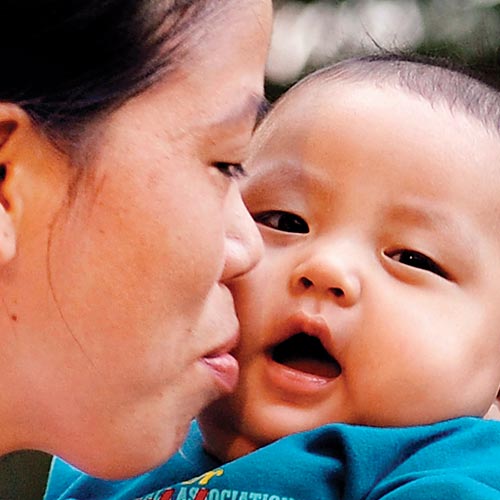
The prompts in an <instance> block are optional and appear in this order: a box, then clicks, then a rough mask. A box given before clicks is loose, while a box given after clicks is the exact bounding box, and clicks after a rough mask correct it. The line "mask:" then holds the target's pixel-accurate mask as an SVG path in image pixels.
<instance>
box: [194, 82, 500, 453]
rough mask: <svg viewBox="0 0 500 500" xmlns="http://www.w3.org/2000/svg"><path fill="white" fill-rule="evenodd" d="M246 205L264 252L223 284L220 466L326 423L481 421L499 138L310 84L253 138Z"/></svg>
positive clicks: (493, 276)
mask: <svg viewBox="0 0 500 500" xmlns="http://www.w3.org/2000/svg"><path fill="white" fill-rule="evenodd" d="M252 148H253V151H252V154H251V160H250V163H249V164H248V166H247V167H248V170H249V173H250V176H249V177H248V178H247V179H246V180H245V181H244V186H243V193H244V199H245V202H246V204H247V206H248V209H249V210H250V212H251V213H252V215H253V217H254V218H255V220H256V221H257V222H258V225H259V227H260V231H261V233H262V236H263V239H264V243H265V254H264V258H263V260H262V261H261V263H260V264H259V265H258V266H257V268H256V269H255V270H254V271H252V272H251V273H250V274H249V275H248V276H247V277H245V278H244V279H242V280H241V281H240V282H239V283H238V284H237V285H236V287H235V289H234V292H235V297H236V302H237V309H238V312H239V317H240V321H241V333H242V339H241V344H240V346H239V348H238V351H237V355H238V358H239V361H240V365H241V383H240V385H239V388H238V389H237V391H236V393H235V394H233V395H232V396H229V397H228V398H225V399H224V400H223V401H220V402H217V403H216V404H215V405H214V406H213V407H211V408H209V409H208V410H207V411H206V413H205V415H204V416H203V417H202V425H203V426H204V428H205V430H206V433H207V435H208V447H209V448H210V449H212V451H215V452H216V453H217V454H218V455H220V456H221V458H234V457H235V456H238V455H240V454H242V453H245V452H247V451H251V450H252V449H253V448H255V447H258V446H261V445H263V444H266V443H268V442H270V441H273V440H275V439H277V438H279V437H282V436H284V435H286V434H289V433H292V432H298V431H302V430H306V429H309V428H312V427H315V426H318V425H321V424H325V423H328V422H347V423H356V424H367V425H375V426H400V425H413V424H421V423H428V422H432V421H436V420H442V419H447V418H452V417H456V416H461V415H478V416H482V415H484V414H485V413H486V411H487V410H488V408H489V406H490V405H491V404H492V402H493V401H494V400H495V397H496V395H497V392H498V390H499V383H500V307H499V298H500V265H499V263H500V236H499V235H500V227H499V225H500V223H499V221H500V217H499V216H500V197H499V196H498V192H499V190H500V164H499V159H500V141H499V140H498V137H496V136H495V135H494V134H493V133H491V134H488V133H487V132H486V131H485V130H484V129H483V127H482V126H481V125H479V124H478V123H476V122H474V121H472V120H470V119H468V118H466V117H465V116H462V115H461V114H460V113H457V114H456V115H455V116H452V115H451V113H450V112H449V111H448V110H447V108H444V107H443V108H441V107H440V106H439V105H436V106H435V107H434V109H433V108H432V107H431V106H430V104H428V103H427V102H426V101H424V100H422V99H420V98H418V97H415V96H412V95H409V94H407V93H404V92H402V91H398V90H395V89H392V88H386V89H381V88H376V87H374V86H373V85H371V84H369V83H364V84H358V85H354V84H345V83H344V84H331V83H330V84H323V83H318V82H316V83H314V85H313V88H312V87H311V86H309V87H304V86H303V87H302V88H299V89H298V90H295V92H294V93H293V94H291V95H289V96H288V98H287V99H286V100H285V101H282V102H281V104H280V105H279V106H278V107H277V108H276V109H275V110H274V112H273V113H272V114H271V115H270V116H269V118H268V119H267V120H266V122H265V123H264V124H263V125H262V126H261V128H259V130H258V132H257V134H256V137H255V139H254V142H253V146H252Z"/></svg>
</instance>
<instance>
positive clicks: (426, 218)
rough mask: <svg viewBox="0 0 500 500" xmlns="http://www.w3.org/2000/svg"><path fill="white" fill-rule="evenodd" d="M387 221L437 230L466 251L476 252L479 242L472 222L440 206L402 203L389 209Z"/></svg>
mask: <svg viewBox="0 0 500 500" xmlns="http://www.w3.org/2000/svg"><path fill="white" fill-rule="evenodd" d="M386 217H387V220H394V221H395V222H401V223H404V224H411V225H413V226H415V227H422V228H424V229H425V228H428V229H431V230H435V231H436V232H437V233H439V234H440V235H449V236H450V237H453V243H454V244H459V245H460V246H461V247H462V248H463V249H464V250H467V251H468V252H471V255H472V253H474V252H475V249H476V247H477V245H475V244H474V243H475V242H476V241H477V240H478V231H477V228H475V227H474V223H473V222H472V221H468V220H465V219H464V218H463V217H457V216H455V215H454V213H453V212H450V211H448V210H446V208H440V207H439V205H437V206H433V204H430V203H429V204H427V203H425V204H424V205H423V204H421V203H413V202H408V203H401V204H397V205H394V206H391V207H388V209H387V211H386Z"/></svg>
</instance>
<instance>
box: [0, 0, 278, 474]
mask: <svg viewBox="0 0 500 500" xmlns="http://www.w3.org/2000/svg"><path fill="white" fill-rule="evenodd" d="M270 18H271V2H270V1H268V0H224V1H221V0H219V1H216V0H197V1H194V2H193V1H186V0H155V1H151V0H106V1H104V0H91V1H89V0H74V1H71V2H68V1H67V0H36V1H29V2H20V1H19V0H12V1H8V2H5V4H3V5H2V24H3V29H2V33H1V35H0V36H1V37H2V40H1V42H0V47H1V51H2V54H1V64H2V65H3V67H2V78H1V80H0V179H1V183H0V235H1V237H0V287H1V298H2V308H1V310H0V324H1V332H2V335H3V346H2V354H1V364H0V370H1V374H0V384H1V388H0V421H1V425H0V443H1V445H0V446H1V448H0V452H1V453H7V452H9V451H13V450H17V449H21V448H35V449H39V450H44V451H46V452H49V453H53V454H56V455H59V456H61V457H63V458H64V459H66V460H68V461H69V462H71V463H73V464H75V465H76V466H77V467H79V468H81V469H83V470H85V471H87V472H89V473H91V474H94V475H98V476H101V477H106V478H119V477H125V476H129V475H133V474H138V473H140V472H142V471H144V470H146V469H149V468H151V467H153V466H155V465H157V464H159V463H161V462H162V461H164V460H165V459H166V458H167V457H168V456H170V455H171V454H172V453H173V452H174V451H175V449H176V448H177V446H178V445H179V444H180V442H181V440H182V439H183V437H184V434H185V431H186V429H187V426H188V423H189V421H190V420H191V418H192V417H193V416H195V415H196V414H197V413H198V412H199V411H200V410H201V408H202V407H204V406H205V405H206V404H207V403H208V402H209V401H211V400H212V399H214V398H215V397H218V396H220V395H221V394H222V393H223V392H225V391H228V390H230V389H232V387H233V385H234V383H235V380H236V376H237V365H236V362H235V361H234V359H233V358H232V357H231V356H229V355H228V354H227V352H228V351H229V350H230V349H231V347H232V346H233V345H234V343H235V342H236V341H237V331H238V325H237V320H236V317H235V313H234V309H233V303H232V298H231V295H230V293H229V291H228V289H227V287H226V285H227V283H228V282H229V281H230V280H232V279H233V278H235V277H237V276H239V275H241V274H242V273H244V272H246V271H247V270H249V269H250V268H251V267H252V266H253V265H254V264H255V262H256V261H257V259H258V257H259V253H260V245H261V243H260V240H259V238H258V236H257V232H256V230H255V228H254V227H253V223H252V221H251V220H250V217H249V215H248V214H247V212H246V210H245V208H244V206H243V204H242V201H241V198H240V195H239V192H238V190H237V187H236V184H235V181H234V179H233V177H234V175H236V174H237V173H238V171H239V169H240V167H239V165H238V164H239V162H241V160H242V159H243V156H244V153H245V148H246V144H247V142H248V140H249V138H250V135H251V132H252V128H253V126H254V123H255V117H256V113H257V110H258V106H259V103H260V99H261V96H262V86H263V85H262V84H263V71H264V63H265V58H266V51H267V46H268V41H269V32H270V24H271V19H270Z"/></svg>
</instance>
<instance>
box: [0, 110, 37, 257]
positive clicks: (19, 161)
mask: <svg viewBox="0 0 500 500" xmlns="http://www.w3.org/2000/svg"><path fill="white" fill-rule="evenodd" d="M34 132H35V129H34V126H33V124H32V122H31V119H30V118H29V116H28V115H27V113H26V112H25V111H24V110H23V109H21V108H20V107H19V106H17V105H15V104H10V103H0V266H1V265H3V264H6V263H7V262H9V261H10V260H11V259H12V258H13V257H14V256H15V255H16V246H17V241H18V230H19V224H20V221H21V217H22V214H23V198H24V192H25V188H24V186H23V184H24V183H25V182H24V180H23V177H24V173H23V172H24V170H25V167H26V166H27V165H29V164H30V161H31V160H32V159H33V157H34V156H36V155H37V154H38V151H39V149H38V144H37V141H36V140H35V137H34V136H35V135H36V134H35V133H34ZM28 184H29V183H28Z"/></svg>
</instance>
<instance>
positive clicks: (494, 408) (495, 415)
mask: <svg viewBox="0 0 500 500" xmlns="http://www.w3.org/2000/svg"><path fill="white" fill-rule="evenodd" d="M484 418H487V419H488V420H500V391H498V394H497V397H496V399H495V401H493V404H492V405H491V406H490V409H489V410H488V412H487V413H486V415H485V416H484Z"/></svg>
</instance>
